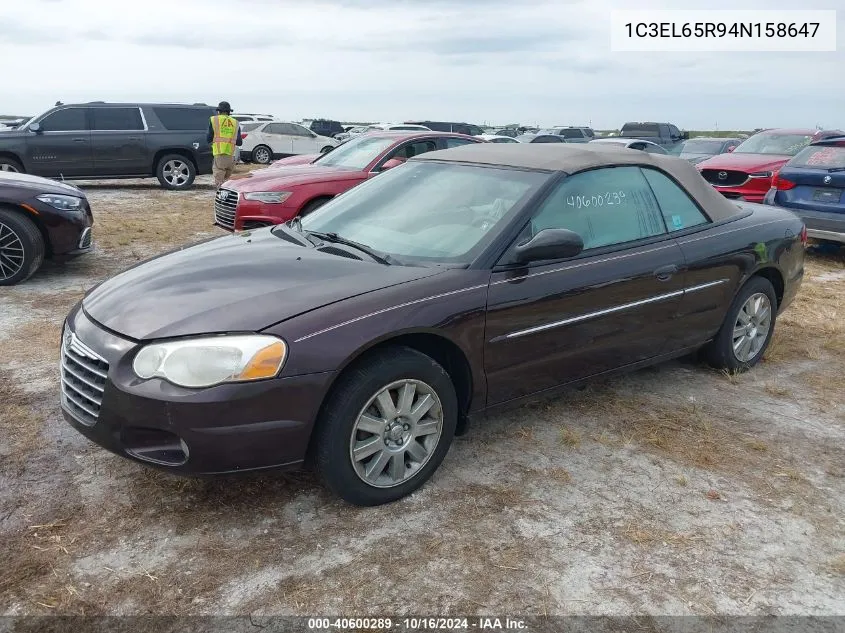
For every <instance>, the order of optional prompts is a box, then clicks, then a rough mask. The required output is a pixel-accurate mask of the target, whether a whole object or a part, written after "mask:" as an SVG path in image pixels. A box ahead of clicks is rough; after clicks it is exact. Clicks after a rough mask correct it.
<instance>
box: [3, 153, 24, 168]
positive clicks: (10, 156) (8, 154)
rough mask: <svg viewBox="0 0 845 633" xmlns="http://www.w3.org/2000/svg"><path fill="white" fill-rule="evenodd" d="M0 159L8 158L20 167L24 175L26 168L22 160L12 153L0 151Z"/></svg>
mask: <svg viewBox="0 0 845 633" xmlns="http://www.w3.org/2000/svg"><path fill="white" fill-rule="evenodd" d="M0 158H9V159H11V160H13V161H15V162H16V163H17V164H18V165H20V166H21V169H22V170H23V171H24V173H26V166H25V165H24V164H23V160H22V159H21V157H20V156H18V155H17V154H15V153H14V152H10V151H9V150H3V151H0Z"/></svg>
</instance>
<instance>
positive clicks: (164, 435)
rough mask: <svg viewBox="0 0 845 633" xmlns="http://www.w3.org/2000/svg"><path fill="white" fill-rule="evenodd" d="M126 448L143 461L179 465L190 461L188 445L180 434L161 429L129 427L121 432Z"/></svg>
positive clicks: (128, 452) (172, 465)
mask: <svg viewBox="0 0 845 633" xmlns="http://www.w3.org/2000/svg"><path fill="white" fill-rule="evenodd" d="M121 435H122V437H121V440H122V443H123V446H124V450H125V451H126V453H127V454H128V455H131V456H132V457H134V458H136V459H139V460H141V461H145V462H149V463H151V464H159V465H161V466H170V467H177V466H182V465H184V464H185V463H187V461H188V456H189V451H188V445H187V444H186V443H185V440H183V439H182V438H181V437H179V436H178V435H175V434H174V433H170V432H169V431H162V430H159V429H143V428H137V427H136V428H127V429H124V430H123V432H122V433H121Z"/></svg>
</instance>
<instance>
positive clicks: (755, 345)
mask: <svg viewBox="0 0 845 633" xmlns="http://www.w3.org/2000/svg"><path fill="white" fill-rule="evenodd" d="M771 327H772V303H771V301H770V300H769V297H768V296H766V295H765V294H764V293H762V292H755V293H754V294H753V295H751V296H750V297H748V299H747V300H746V302H745V303H744V304H743V305H742V309H741V310H740V311H739V314H738V315H737V319H736V323H735V324H734V331H733V353H734V356H735V357H736V359H737V360H738V361H740V362H741V363H747V362H750V361H752V360H753V359H754V358H756V357H757V354H759V353H760V350H762V349H763V345H765V344H766V339H767V338H768V336H769V330H770V329H771Z"/></svg>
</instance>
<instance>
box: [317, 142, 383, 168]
mask: <svg viewBox="0 0 845 633" xmlns="http://www.w3.org/2000/svg"><path fill="white" fill-rule="evenodd" d="M395 142H396V139H395V138H390V137H384V136H359V137H358V138H355V139H352V140H351V141H348V142H346V143H344V144H343V145H339V146H338V147H336V148H335V149H333V150H332V151H331V152H329V153H328V154H323V155H322V156H320V158H318V159H317V160H315V161H314V163H315V164H318V165H320V166H322V167H346V168H348V169H364V167H366V166H367V165H369V164H370V163H371V162H373V161H374V160H375V159H376V157H377V156H378V155H379V154H381V153H382V152H383V151H384V150H386V149H387V148H388V147H390V146H391V145H392V144H393V143H395Z"/></svg>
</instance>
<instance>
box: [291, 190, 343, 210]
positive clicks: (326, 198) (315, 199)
mask: <svg viewBox="0 0 845 633" xmlns="http://www.w3.org/2000/svg"><path fill="white" fill-rule="evenodd" d="M334 197H335V196H334V195H332V194H330V193H318V194H315V195H312V196H310V197H308V198H306V200H305V201H304V202H303V203H302V204H301V205H300V207H299V210H298V211H297V212H296V213H297V215H299V214H300V213H302V210H303V209H304V208H305V207H307V206H308V205H309V204H311V203H313V202H319V201H321V200H322V201H323V202H324V203H325V202H328V201H329V200H331V199H332V198H334Z"/></svg>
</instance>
